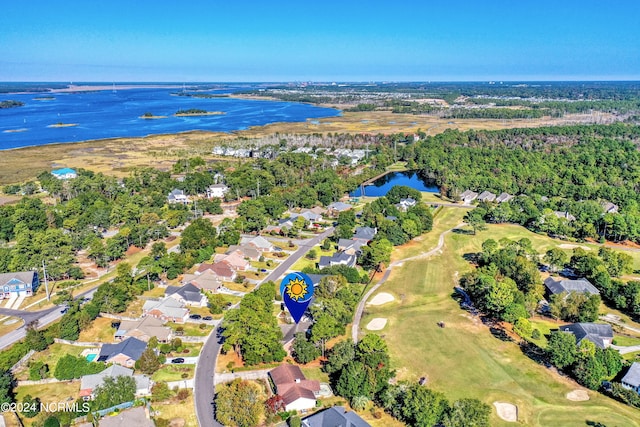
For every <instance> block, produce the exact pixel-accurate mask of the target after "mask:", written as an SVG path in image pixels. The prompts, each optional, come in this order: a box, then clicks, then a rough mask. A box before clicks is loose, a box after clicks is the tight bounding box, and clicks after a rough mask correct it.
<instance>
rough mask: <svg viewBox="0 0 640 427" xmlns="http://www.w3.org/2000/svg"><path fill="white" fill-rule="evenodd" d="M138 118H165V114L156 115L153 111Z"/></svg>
mask: <svg viewBox="0 0 640 427" xmlns="http://www.w3.org/2000/svg"><path fill="white" fill-rule="evenodd" d="M139 118H140V119H145V120H147V119H166V118H167V116H156V115H154V114H153V113H144V114H143V115H141V116H140V117H139Z"/></svg>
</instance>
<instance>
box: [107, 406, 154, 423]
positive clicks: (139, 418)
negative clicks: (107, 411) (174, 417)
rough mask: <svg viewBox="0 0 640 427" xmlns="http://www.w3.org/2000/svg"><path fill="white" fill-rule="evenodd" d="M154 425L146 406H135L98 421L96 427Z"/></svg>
mask: <svg viewBox="0 0 640 427" xmlns="http://www.w3.org/2000/svg"><path fill="white" fill-rule="evenodd" d="M155 425H156V423H155V422H153V420H152V419H151V417H150V415H149V409H148V408H147V407H146V406H136V407H135V408H131V409H127V410H125V411H120V412H118V413H117V414H115V415H109V416H108V417H104V418H101V419H100V421H98V427H132V426H135V427H155Z"/></svg>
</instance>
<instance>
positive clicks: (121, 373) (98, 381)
mask: <svg viewBox="0 0 640 427" xmlns="http://www.w3.org/2000/svg"><path fill="white" fill-rule="evenodd" d="M108 377H111V378H114V379H115V378H117V377H132V378H133V379H134V380H135V382H136V397H143V396H149V395H150V394H151V386H152V385H153V382H152V381H151V378H149V377H148V376H146V375H133V369H128V368H124V367H122V366H119V365H111V366H109V367H108V368H106V369H105V370H104V371H102V372H99V373H97V374H92V375H83V376H82V377H81V378H80V397H82V399H83V400H93V399H94V398H95V393H94V391H95V389H96V388H98V387H100V386H101V385H102V384H103V383H104V380H105V378H108Z"/></svg>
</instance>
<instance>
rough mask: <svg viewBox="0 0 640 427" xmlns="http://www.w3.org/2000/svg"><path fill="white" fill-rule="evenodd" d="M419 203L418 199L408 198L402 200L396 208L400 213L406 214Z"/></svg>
mask: <svg viewBox="0 0 640 427" xmlns="http://www.w3.org/2000/svg"><path fill="white" fill-rule="evenodd" d="M417 203H418V201H417V200H416V199H413V198H411V197H407V198H406V199H400V202H399V203H397V204H396V205H395V206H396V208H398V210H399V211H402V212H406V211H407V210H408V209H409V208H412V207H414V206H415V205H416V204H417Z"/></svg>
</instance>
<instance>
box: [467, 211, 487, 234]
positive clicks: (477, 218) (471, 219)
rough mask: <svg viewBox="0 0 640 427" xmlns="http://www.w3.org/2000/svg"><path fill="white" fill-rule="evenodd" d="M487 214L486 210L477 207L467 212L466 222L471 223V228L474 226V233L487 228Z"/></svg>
mask: <svg viewBox="0 0 640 427" xmlns="http://www.w3.org/2000/svg"><path fill="white" fill-rule="evenodd" d="M485 214H486V212H485V210H484V209H480V208H475V209H473V210H470V211H469V212H467V213H466V214H465V216H464V218H463V219H464V222H466V223H467V224H469V226H471V228H473V234H474V235H475V234H476V232H478V231H482V230H486V229H487V222H486V221H485V220H484V216H485Z"/></svg>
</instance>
